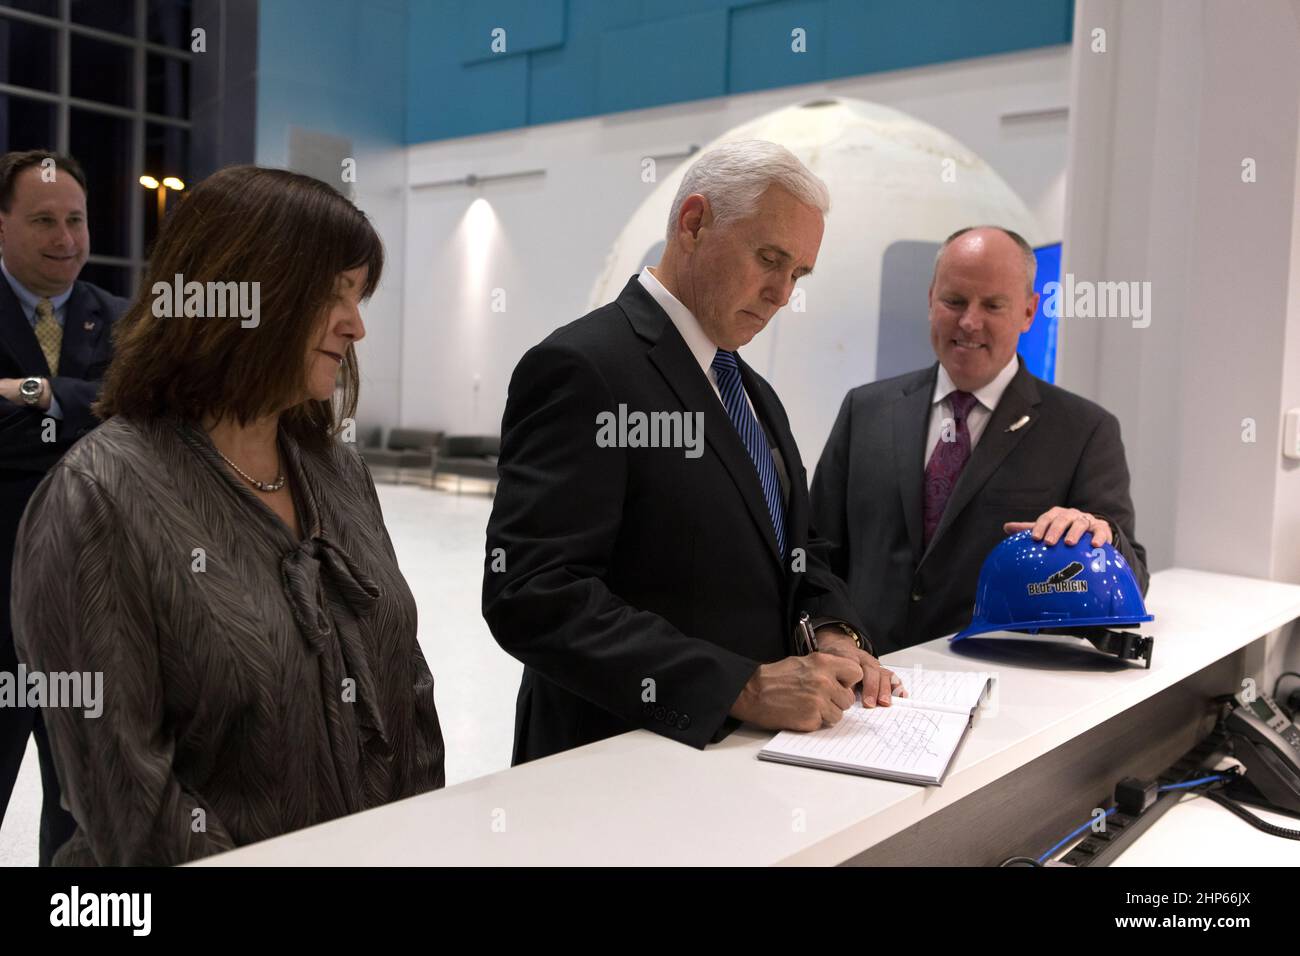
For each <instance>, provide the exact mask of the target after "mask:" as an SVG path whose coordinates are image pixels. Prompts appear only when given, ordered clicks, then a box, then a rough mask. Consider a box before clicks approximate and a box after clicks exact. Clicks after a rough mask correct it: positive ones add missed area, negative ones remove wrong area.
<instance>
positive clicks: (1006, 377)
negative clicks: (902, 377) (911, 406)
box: [925, 355, 1020, 464]
mask: <svg viewBox="0 0 1300 956" xmlns="http://www.w3.org/2000/svg"><path fill="white" fill-rule="evenodd" d="M1019 370H1020V363H1019V360H1018V359H1017V357H1016V356H1014V355H1013V356H1011V361H1010V362H1008V363H1007V364H1006V366H1005V367H1004V368H1003V369H1002V371H1000V372H998V374H997V375H996V376H994V378H993V381H991V382H989V383H988V384H987V385H985V386H984V387H983V388H980V389H976V390H975V391H974V392H972V393H971V394H973V395H974V396H975V404H974V405H972V406H971V409H970V412H969V414H967V416H966V430H967V431H968V432H970V447H971V451H974V450H975V445H976V444H977V443H978V442H979V440H980V436H981V435H982V434H984V429H985V428H986V427H987V426H988V423H989V419H990V418H991V417H992V416H993V409H995V408H997V407H998V402H999V401H1000V400H1001V399H1002V393H1003V392H1005V391H1006V390H1007V386H1008V385H1010V384H1011V380H1012V379H1013V378H1015V377H1016V372H1018V371H1019ZM957 390H958V389H957V386H956V385H955V384H953V380H952V379H951V378H949V377H948V371H947V369H945V368H944V367H943V365H942V364H940V365H939V377H938V378H937V379H936V380H935V383H934V395H933V396H932V397H931V399H930V430H929V432H928V433H927V435H926V439H925V461H926V464H929V463H930V456H931V455H933V454H934V449H935V447H936V446H937V445H938V444H939V437H940V435H941V434H942V433H943V423H944V422H945V421H952V404H951V403H950V402H949V401H948V396H949V395H950V394H951V393H952V392H955V391H957Z"/></svg>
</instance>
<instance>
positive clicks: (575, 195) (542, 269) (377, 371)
mask: <svg viewBox="0 0 1300 956" xmlns="http://www.w3.org/2000/svg"><path fill="white" fill-rule="evenodd" d="M1069 57H1070V54H1069V51H1068V48H1065V47H1053V48H1048V49H1043V50H1037V51H1029V52H1024V53H1017V54H1012V55H1007V56H998V57H988V58H982V59H979V60H972V61H966V62H963V63H957V64H947V65H942V66H937V67H926V68H923V69H916V70H903V71H897V72H893V73H886V74H878V75H873V76H869V77H860V78H854V79H848V80H840V81H835V82H831V83H825V84H815V85H810V86H804V87H790V88H785V89H781V90H775V91H767V92H763V93H754V94H746V95H743V96H734V97H727V98H724V99H716V100H706V101H701V102H694V103H686V104H678V105H674V106H668V107H662V108H656V109H650V110H640V111H635V112H630V113H621V114H615V115H612V116H605V117H597V118H590V119H583V120H577V121H573V122H567V123H558V124H551V125H547V126H538V127H530V128H526V129H520V130H511V131H508V132H502V133H495V134H490V135H485V136H475V137H468V138H464V139H459V140H448V141H442V142H436V143H429V144H423V145H419V146H414V147H410V148H409V150H408V161H409V168H408V176H409V182H410V184H411V185H412V186H418V185H419V184H422V183H429V182H433V181H438V180H443V179H454V178H458V177H462V176H465V175H466V174H468V173H476V174H478V175H480V176H481V175H489V174H494V173H508V172H517V171H523V170H530V169H538V168H541V169H545V170H546V174H545V176H544V177H539V178H532V179H520V180H515V181H504V182H495V183H487V184H483V185H481V186H478V187H476V188H469V187H465V186H448V187H438V188H413V189H412V190H411V191H410V192H409V201H408V204H407V209H406V233H405V261H406V276H405V294H404V301H403V308H404V331H403V335H402V343H401V368H400V389H401V392H400V393H401V402H400V415H399V418H398V421H400V423H401V424H403V425H407V426H413V427H431V428H443V429H447V430H450V431H456V432H496V431H497V430H498V429H499V427H500V420H501V414H502V411H503V410H504V407H505V395H506V387H507V384H508V383H509V378H510V373H511V371H512V370H513V369H514V366H515V363H516V362H517V361H518V359H519V357H520V356H521V355H522V354H523V352H524V351H525V350H526V349H528V348H529V347H531V346H532V345H534V344H535V343H537V342H538V341H540V340H541V339H542V338H544V337H545V336H546V334H547V333H548V332H550V331H551V330H552V329H554V328H556V327H558V326H560V325H563V324H564V323H566V322H569V321H572V320H573V319H575V318H577V317H578V316H580V315H582V314H583V313H584V312H585V311H586V307H587V299H588V296H589V294H590V292H591V289H592V286H593V283H594V282H595V280H596V278H597V276H598V275H599V273H600V270H601V267H602V266H603V264H604V262H605V258H606V256H607V255H608V253H609V249H610V245H611V243H612V242H613V241H614V239H615V237H616V236H617V235H618V233H619V231H620V230H621V228H622V227H623V225H624V223H625V222H626V221H627V219H628V218H629V217H630V216H631V215H632V213H633V212H634V211H635V210H636V208H637V206H638V205H639V204H640V203H641V201H642V200H643V199H644V197H645V196H646V195H647V193H648V192H649V191H650V190H652V189H653V188H654V184H653V183H651V184H647V183H644V182H642V181H641V177H640V169H641V167H640V162H641V159H642V157H644V156H647V155H659V154H665V153H678V152H682V151H683V150H685V149H686V148H687V147H688V146H690V145H692V144H695V145H701V144H703V143H706V142H708V141H709V140H711V139H713V138H714V137H715V136H717V135H719V134H720V133H722V132H724V131H726V130H728V129H730V128H732V127H734V126H736V125H738V124H740V123H742V122H744V121H746V120H749V119H753V118H754V117H757V116H760V115H762V114H764V113H768V112H770V111H772V110H774V109H776V108H778V107H780V106H784V105H787V104H790V103H795V102H799V101H802V100H806V99H809V98H812V97H814V96H816V95H818V94H824V93H836V94H842V95H846V96H852V97H859V98H862V99H866V100H871V101H875V102H879V103H883V104H885V105H888V106H892V107H895V108H897V109H900V110H902V111H904V112H906V113H909V114H911V115H913V116H915V117H916V118H918V119H920V120H923V121H925V122H927V123H931V124H933V125H935V126H937V127H939V128H940V129H943V130H945V131H946V132H948V133H950V134H952V135H953V136H954V137H955V138H957V139H958V140H959V141H961V142H962V143H963V144H964V145H965V146H967V147H968V148H970V149H971V150H973V151H974V152H975V153H977V154H978V155H979V156H981V157H982V158H983V159H984V160H985V161H986V162H988V163H989V164H990V165H991V166H993V168H994V169H996V170H997V171H998V172H999V173H1000V174H1001V176H1002V177H1003V178H1004V179H1005V180H1006V181H1007V182H1008V184H1010V185H1011V187H1012V188H1013V189H1015V190H1016V191H1017V192H1018V193H1019V194H1020V196H1021V197H1022V198H1023V199H1024V200H1025V202H1026V203H1027V204H1028V205H1029V207H1030V208H1031V209H1033V210H1035V212H1036V213H1037V214H1038V216H1039V221H1040V223H1041V225H1042V226H1043V227H1044V233H1045V234H1048V235H1051V236H1059V235H1061V232H1062V224H1063V203H1064V170H1065V147H1066V121H1065V119H1064V118H1063V117H1061V116H1060V115H1057V116H1048V117H1047V118H1043V119H1028V120H1019V121H1016V120H1011V121H1004V120H1003V119H1002V117H1003V114H1006V113H1014V112H1021V111H1033V110H1050V109H1060V108H1063V107H1064V106H1065V105H1066V102H1067V95H1068V66H1069ZM680 161H681V160H672V161H661V162H660V163H659V172H660V176H662V175H664V174H665V173H666V172H667V170H669V169H671V168H672V166H673V164H674V163H677V162H680ZM480 196H481V197H483V198H485V199H487V200H488V202H489V203H490V207H491V214H490V217H489V218H488V219H487V221H486V224H485V223H482V222H477V220H476V219H473V218H471V219H470V220H469V221H467V218H466V214H467V212H468V210H469V207H470V205H471V203H472V201H473V200H474V199H475V198H477V197H480ZM832 204H833V197H832ZM363 205H364V202H363ZM480 208H481V207H480ZM834 214H835V213H834V211H832V215H834ZM478 215H479V214H478V213H477V212H476V213H475V216H478ZM664 215H665V218H666V216H667V209H665V210H664ZM476 236H477V237H478V238H475V237H476ZM385 239H386V241H388V244H389V249H390V250H392V249H393V248H394V245H395V244H394V243H393V241H392V239H391V237H390V236H388V235H385ZM471 247H472V248H471ZM473 261H480V263H481V264H480V266H479V267H478V268H477V270H476V269H475V267H474V266H473ZM494 288H501V289H505V290H506V296H507V298H506V308H507V311H506V312H504V313H494V312H492V311H491V308H490V301H489V294H490V290H492V289H494ZM810 294H811V293H810ZM875 307H876V303H872V304H871V305H870V308H871V309H872V310H874V308H875ZM373 311H374V310H373V308H372V310H371V313H373ZM375 358H377V359H379V363H378V364H377V363H374V362H372V357H371V356H370V355H368V354H366V355H363V357H362V360H363V369H364V370H365V371H366V372H367V375H374V376H376V378H377V379H382V380H386V381H387V380H391V379H392V378H393V375H392V373H391V370H389V369H386V368H384V367H383V366H382V360H383V356H376V357H375ZM367 364H371V365H375V366H376V367H374V368H366V367H365V366H366V365H367ZM868 377H869V375H868V374H864V376H863V380H866V378H868ZM476 380H477V387H476ZM782 398H783V401H784V402H785V403H786V405H787V407H788V408H790V410H791V413H792V414H791V417H792V419H798V418H801V417H804V416H801V415H800V414H799V412H798V408H797V402H798V401H799V396H798V395H797V394H790V393H785V394H783V395H782ZM364 400H365V401H366V402H367V403H368V402H369V398H368V397H366V398H364ZM369 408H370V406H369V405H368V404H367V405H366V406H365V407H364V409H363V411H364V414H363V416H362V417H363V418H365V417H368V416H369V414H370V413H369ZM796 438H797V439H798V440H799V441H800V442H801V444H804V443H805V441H806V440H807V436H800V435H798V434H796ZM816 443H817V444H820V439H816ZM811 466H812V462H811V461H810V462H809V467H810V469H811Z"/></svg>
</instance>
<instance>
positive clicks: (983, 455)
mask: <svg viewBox="0 0 1300 956" xmlns="http://www.w3.org/2000/svg"><path fill="white" fill-rule="evenodd" d="M1035 267H1036V261H1035V259H1034V253H1033V250H1032V249H1031V248H1030V247H1029V244H1028V243H1026V242H1025V240H1024V239H1022V238H1021V237H1020V236H1019V235H1017V234H1016V233H1014V232H1011V231H1010V230H1006V229H1001V228H998V227H976V228H967V229H962V230H959V231H958V232H955V233H953V234H952V235H951V236H949V237H948V239H947V240H946V241H945V242H944V244H943V247H942V248H941V249H940V250H939V256H938V258H937V259H936V261H935V271H934V279H933V280H932V281H931V283H930V296H929V300H930V342H931V345H932V346H933V347H934V352H935V355H936V356H937V357H938V362H937V363H936V364H935V365H932V366H930V367H929V368H924V369H919V370H918V371H915V372H909V373H907V374H905V375H900V376H897V377H896V378H891V379H886V380H885V381H882V382H872V383H870V384H868V385H862V386H859V387H858V388H855V389H853V390H852V391H850V392H849V394H848V395H847V396H846V397H845V399H844V404H843V405H842V406H841V407H840V413H839V417H838V418H837V419H836V421H835V426H834V428H833V429H832V430H831V435H830V438H829V439H828V440H827V443H826V448H825V449H824V450H823V452H822V457H821V460H820V462H818V465H817V471H816V474H815V476H814V478H813V484H812V507H813V524H814V526H815V527H816V528H817V532H818V534H820V535H821V536H822V537H824V538H826V539H827V540H828V541H829V542H830V546H831V547H830V566H831V570H832V571H834V572H835V574H837V575H838V576H840V577H842V578H844V580H846V581H847V582H848V585H849V593H850V596H851V598H852V600H853V602H854V605H855V607H856V609H857V611H858V613H859V615H860V616H861V618H862V621H863V623H864V624H865V625H866V626H867V628H868V630H869V633H870V636H871V640H872V643H873V645H874V646H875V648H876V653H877V654H883V653H886V652H888V651H893V650H898V649H900V648H903V647H911V646H912V645H914V644H920V643H922V642H924V641H928V640H932V639H934V638H936V637H940V636H943V635H946V634H952V633H954V632H955V631H958V630H960V629H961V628H963V627H965V626H966V624H967V623H969V621H970V618H971V611H972V607H973V605H974V600H975V587H976V584H977V582H978V579H979V572H980V567H981V566H982V564H983V563H984V558H985V557H987V555H988V553H989V552H990V551H991V550H992V549H993V547H994V546H995V545H996V544H997V543H998V542H999V541H1001V540H1002V538H1003V537H1004V536H1005V535H1007V534H1011V533H1013V532H1016V531H1022V530H1025V529H1033V535H1034V537H1035V538H1036V539H1039V540H1045V541H1046V542H1047V543H1048V544H1055V543H1056V542H1057V541H1059V540H1060V539H1061V538H1062V537H1064V538H1065V541H1066V543H1067V544H1070V545H1074V544H1077V543H1078V541H1079V539H1080V538H1081V537H1082V536H1083V535H1085V534H1090V535H1091V536H1092V538H1091V540H1092V543H1093V544H1094V546H1096V545H1101V544H1103V543H1110V544H1112V545H1114V547H1115V548H1116V549H1117V550H1118V551H1119V552H1120V553H1121V554H1123V555H1124V559H1125V560H1126V561H1127V562H1128V563H1129V565H1130V566H1131V567H1132V568H1133V572H1134V574H1136V575H1137V578H1138V581H1139V583H1140V584H1141V587H1142V590H1143V592H1144V593H1145V591H1146V589H1147V583H1148V580H1149V577H1148V574H1147V569H1146V551H1145V549H1144V548H1143V547H1142V545H1140V544H1138V542H1137V541H1136V540H1135V539H1134V530H1133V523H1134V516H1133V502H1132V500H1131V498H1130V497H1129V473H1128V465H1127V463H1126V462H1125V458H1124V445H1123V443H1122V442H1121V441H1120V434H1119V422H1118V421H1117V420H1116V418H1115V416H1114V415H1112V414H1110V413H1109V412H1107V411H1106V410H1105V409H1104V408H1101V407H1100V406H1098V405H1096V404H1094V403H1093V402H1090V401H1088V400H1087V399H1084V398H1081V397H1079V396H1078V395H1072V394H1071V393H1069V392H1067V391H1065V390H1064V389H1062V388H1058V387H1056V386H1055V385H1049V384H1048V383H1046V382H1044V381H1042V380H1040V379H1038V378H1035V377H1034V376H1033V375H1031V374H1030V373H1029V372H1028V371H1027V370H1026V369H1025V367H1024V365H1023V364H1022V363H1021V362H1020V360H1019V358H1018V357H1017V356H1016V346H1017V344H1018V343H1019V340H1020V336H1021V334H1022V333H1024V332H1026V331H1028V329H1029V326H1030V325H1031V324H1032V323H1033V320H1034V312H1035V310H1036V309H1037V306H1038V296H1037V294H1035V293H1034V291H1033V289H1034V271H1035Z"/></svg>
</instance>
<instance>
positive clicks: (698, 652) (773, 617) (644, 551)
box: [483, 277, 858, 763]
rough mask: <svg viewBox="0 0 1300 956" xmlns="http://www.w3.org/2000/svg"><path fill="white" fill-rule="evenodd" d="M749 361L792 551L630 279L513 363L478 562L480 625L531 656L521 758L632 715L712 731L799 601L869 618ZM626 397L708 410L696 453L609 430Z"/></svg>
mask: <svg viewBox="0 0 1300 956" xmlns="http://www.w3.org/2000/svg"><path fill="white" fill-rule="evenodd" d="M740 370H741V379H742V381H743V383H744V385H745V390H746V392H747V393H748V394H749V397H750V400H751V401H752V402H753V405H754V408H755V410H756V411H757V413H758V417H759V420H760V421H761V422H762V423H763V424H764V426H765V428H766V430H767V432H768V436H769V439H770V443H771V444H773V445H775V447H776V449H777V450H778V451H779V453H780V457H781V460H782V461H783V462H784V466H785V470H786V472H787V475H788V478H789V479H790V480H788V482H787V483H786V484H787V486H788V498H787V503H786V520H787V529H788V530H787V548H788V549H789V552H790V556H787V557H786V558H785V559H782V556H781V555H779V554H778V552H777V544H776V536H775V534H774V532H773V530H772V522H771V519H770V517H769V516H768V512H767V505H766V503H765V501H764V498H763V492H762V488H761V486H760V484H759V480H758V474H757V472H756V470H755V468H754V464H753V462H752V460H751V459H750V457H749V453H748V452H747V451H746V450H745V446H744V444H743V443H742V442H741V440H740V437H739V435H738V434H737V433H736V430H735V428H734V426H733V425H732V424H731V421H730V419H729V418H728V417H727V413H726V410H725V409H724V408H723V406H722V403H721V402H720V401H719V400H718V397H717V395H716V394H715V393H714V391H713V389H712V387H711V386H710V384H709V381H708V378H707V377H706V376H705V374H704V372H703V371H702V370H701V368H700V366H699V364H698V363H697V362H696V360H695V358H694V356H693V355H692V354H691V352H690V349H689V348H688V347H687V345H686V342H685V341H684V340H683V339H682V337H681V335H680V334H679V333H678V331H677V329H676V327H675V326H674V325H673V324H672V321H671V320H670V319H669V318H668V316H667V315H666V314H665V313H664V311H663V310H662V309H661V308H660V307H659V305H658V304H657V303H656V302H655V301H654V299H653V298H652V297H651V296H650V294H649V293H648V292H646V291H645V289H644V288H642V286H641V284H640V282H639V281H638V280H637V279H636V278H635V277H633V278H632V280H631V281H630V282H628V284H627V286H626V287H625V288H624V289H623V291H622V293H620V295H619V297H618V299H617V301H615V302H614V303H611V304H609V305H606V306H603V307H601V308H599V309H597V310H596V311H594V312H592V313H590V314H588V315H586V316H584V317H583V318H581V319H578V320H577V321H576V322H573V323H570V324H569V325H566V326H564V327H563V328H560V329H558V330H556V331H555V332H553V333H552V334H551V335H550V336H548V337H547V338H546V339H545V340H544V341H543V342H542V343H541V344H539V345H537V346H535V347H534V348H532V349H531V350H529V351H528V353H527V354H525V355H524V357H523V358H522V359H521V360H520V362H519V365H518V366H517V367H516V368H515V371H514V375H513V376H512V378H511V381H510V392H509V396H508V398H507V402H506V410H505V416H504V419H503V422H502V443H501V457H500V461H499V464H498V468H499V484H498V486H497V494H496V500H495V502H494V504H493V508H492V518H491V520H490V521H489V523H488V529H487V549H488V554H487V562H486V570H485V572H484V578H483V615H484V617H485V618H486V619H487V622H488V626H489V627H490V628H491V630H492V634H493V636H494V637H495V638H496V639H497V641H498V642H499V643H500V644H501V646H502V647H503V648H505V649H506V650H507V651H509V652H510V653H511V654H512V655H514V656H515V657H517V658H519V659H520V660H521V661H523V663H524V665H525V668H524V677H523V681H522V683H521V685H520V688H519V699H518V705H517V710H516V722H515V752H514V762H515V763H522V762H524V761H526V760H532V759H535V758H537V757H543V756H546V755H548V754H552V753H556V752H558V751H561V750H567V749H569V748H571V747H577V746H580V745H582V744H586V743H591V742H592V741H596V740H601V739H603V738H605V737H611V736H613V735H615V734H619V733H623V732H624V731H628V730H633V729H635V728H638V727H644V728H648V729H650V730H653V731H656V732H657V733H660V734H663V735H664V736H667V737H671V738H673V739H675V740H679V741H682V742H684V743H687V744H690V745H692V746H695V747H701V748H702V747H704V746H705V745H706V744H707V743H709V742H711V741H713V740H716V739H720V737H721V736H723V735H725V733H727V732H728V731H729V730H730V729H731V728H732V727H734V725H735V724H734V721H732V720H731V718H729V717H728V716H727V712H728V711H729V710H730V708H731V706H732V704H733V703H734V702H735V700H736V697H737V696H738V695H739V694H740V691H741V688H742V687H744V685H745V683H746V682H747V681H748V680H749V678H750V676H751V675H752V674H753V672H754V670H755V669H756V668H757V667H758V665H759V664H760V663H765V662H771V661H776V660H779V659H781V658H783V657H786V656H788V655H790V654H792V653H794V652H795V648H794V644H793V633H794V628H795V624H796V621H797V619H798V614H799V612H801V611H807V612H809V614H811V615H812V616H813V617H818V616H827V617H835V618H840V619H842V620H845V621H847V622H848V623H850V624H852V625H853V626H855V627H856V626H857V625H858V621H857V616H856V615H855V614H854V613H853V610H852V606H851V604H850V602H849V600H848V595H847V593H846V591H845V588H844V584H843V582H841V581H839V580H838V579H837V578H835V577H834V576H833V575H832V574H831V573H830V572H829V570H828V569H827V566H826V562H825V543H824V542H822V541H820V540H819V539H816V538H815V537H813V535H812V532H811V529H810V528H809V524H808V511H809V506H808V492H807V473H806V472H805V471H804V468H803V465H802V462H801V461H800V458H799V450H798V448H796V447H795V443H794V439H793V437H792V435H791V433H790V424H789V421H788V420H787V419H786V414H785V410H784V409H783V408H782V407H781V403H780V401H779V400H778V399H777V397H776V393H775V392H773V391H772V388H771V386H769V385H768V384H767V382H765V381H763V379H761V378H760V377H759V376H758V375H756V374H755V373H754V371H753V370H752V369H751V368H749V366H748V365H746V364H745V363H744V362H741V363H740ZM620 404H626V405H627V407H628V410H629V412H631V411H636V410H640V411H644V412H647V413H649V412H653V411H668V412H672V411H682V412H696V411H699V412H703V413H704V450H703V455H702V456H701V457H699V458H687V457H685V454H684V451H683V449H681V448H601V447H598V446H597V444H596V432H597V415H598V414H599V413H601V412H604V411H609V412H615V413H617V411H618V407H619V405H620ZM495 549H501V551H500V552H499V553H498V554H497V555H496V558H494V552H495ZM795 549H801V550H798V551H796V550H795ZM798 555H802V558H800V557H798ZM496 559H503V560H504V564H505V570H504V571H497V570H493V565H494V560H496Z"/></svg>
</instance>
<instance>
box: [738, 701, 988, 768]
mask: <svg viewBox="0 0 1300 956" xmlns="http://www.w3.org/2000/svg"><path fill="white" fill-rule="evenodd" d="M969 720H970V714H969V712H967V713H966V714H950V713H943V712H938V711H926V710H919V709H917V708H914V707H875V708H863V707H860V706H856V705H855V706H853V707H850V708H849V709H848V710H846V711H845V712H844V716H843V717H842V718H841V719H840V721H839V722H838V723H837V724H835V725H834V726H832V727H825V728H823V729H821V730H815V731H813V732H812V733H806V734H800V733H793V732H791V731H782V732H781V733H779V734H777V735H776V736H775V737H774V738H773V739H772V742H771V743H769V744H768V745H767V746H766V747H764V748H763V751H762V756H763V757H764V758H765V759H768V760H776V761H781V762H785V763H799V764H803V765H816V766H822V767H826V768H828V769H838V770H847V771H849V772H852V773H866V774H868V775H870V776H888V777H893V778H897V779H902V780H914V781H917V782H923V781H924V782H937V781H939V780H940V779H942V777H943V775H944V772H945V771H946V770H947V767H948V762H949V761H950V760H951V759H952V755H953V752H954V751H956V749H957V745H958V744H959V743H960V742H961V738H962V734H963V733H964V732H965V730H966V725H967V723H968V721H969Z"/></svg>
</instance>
